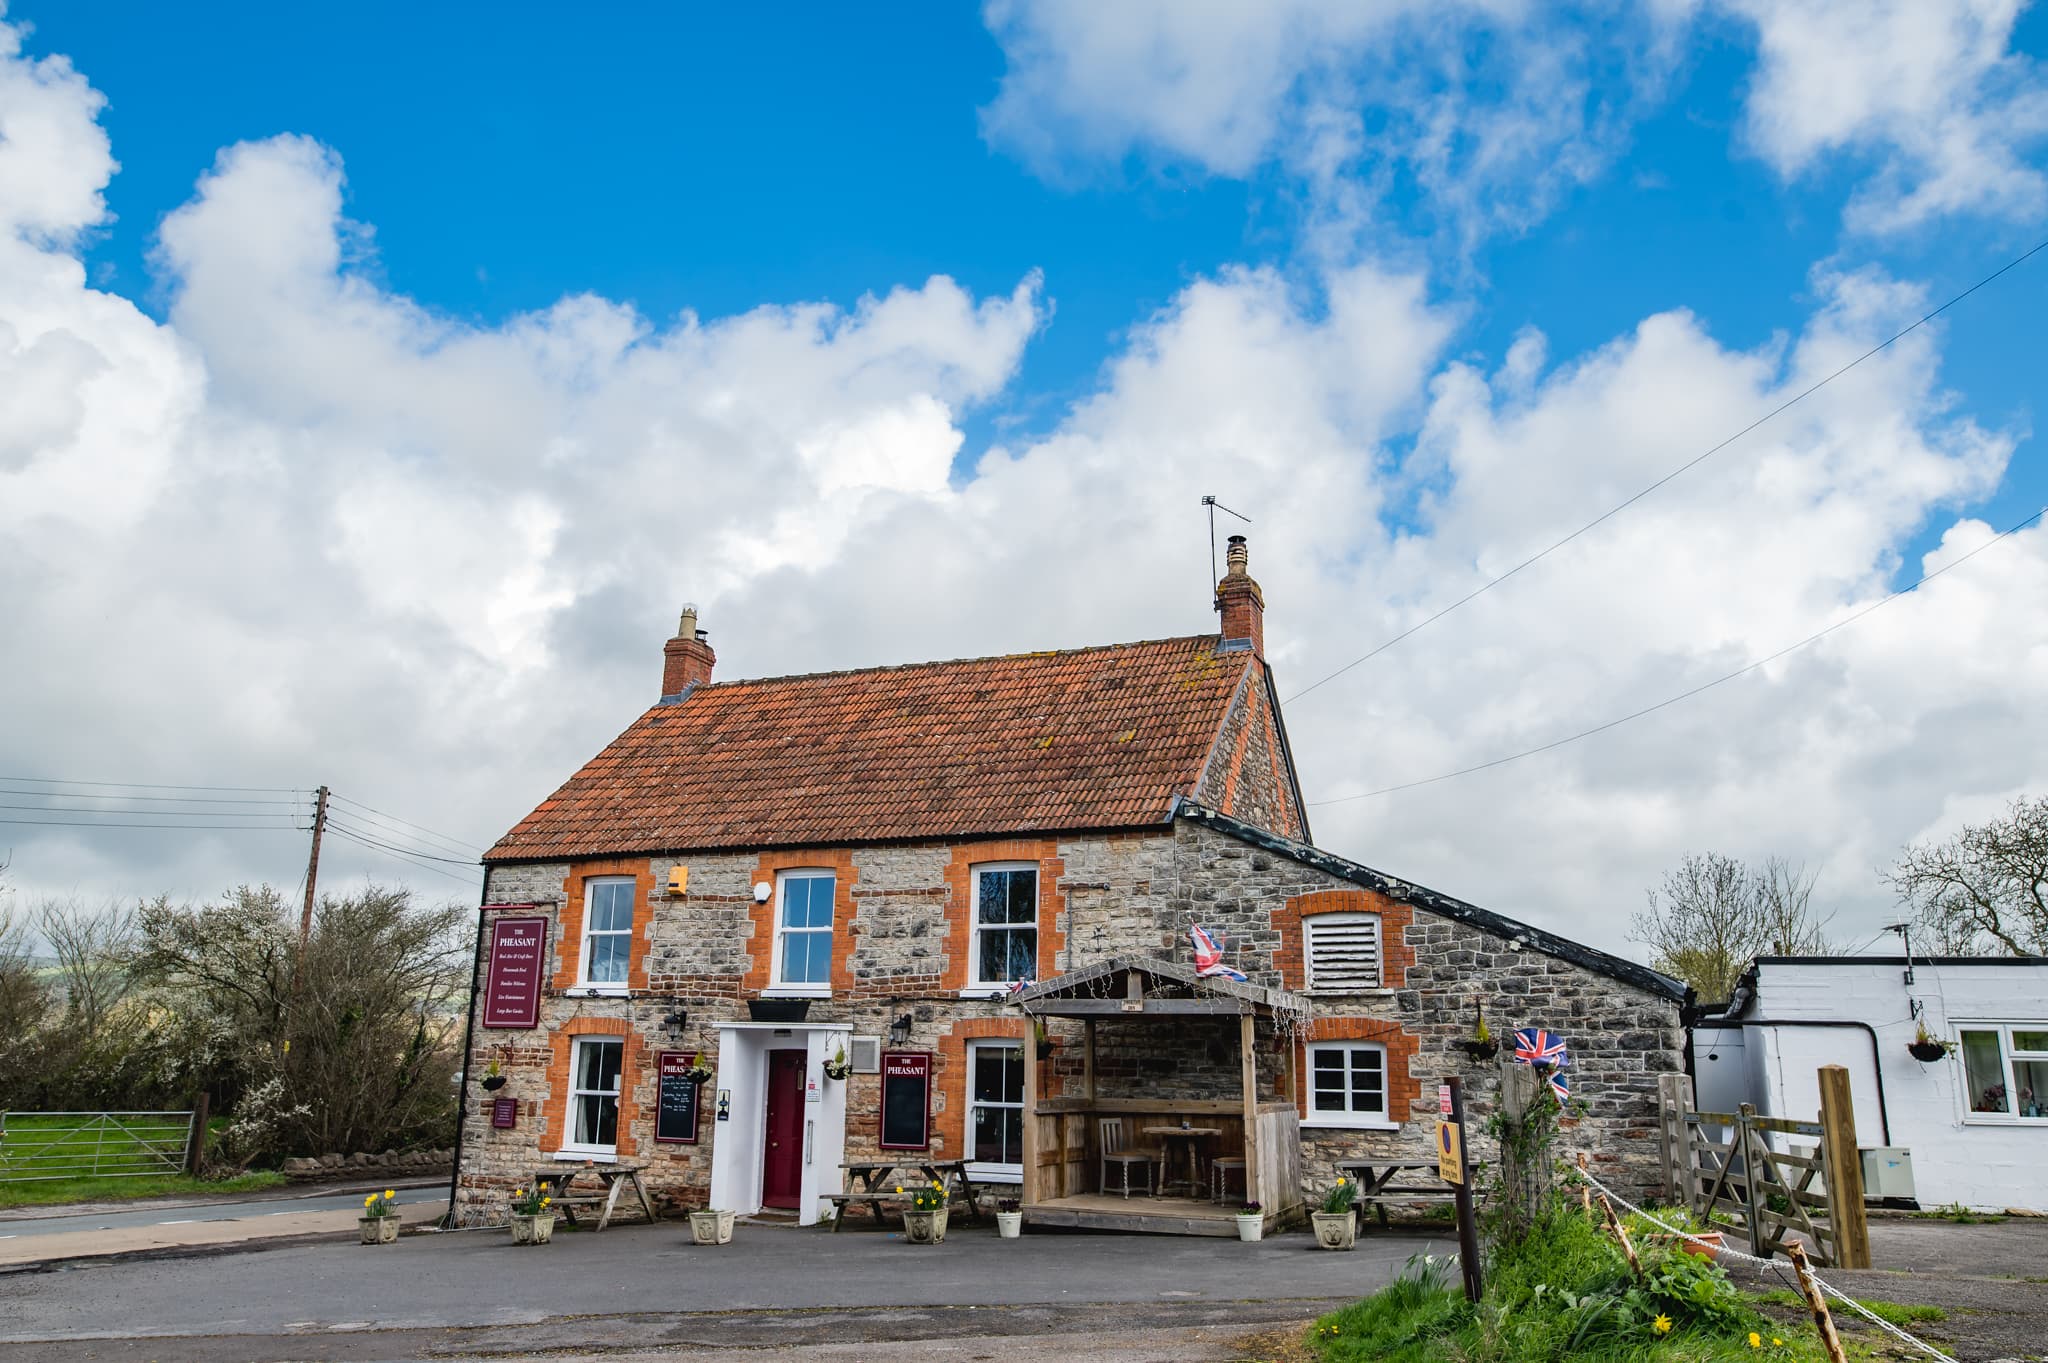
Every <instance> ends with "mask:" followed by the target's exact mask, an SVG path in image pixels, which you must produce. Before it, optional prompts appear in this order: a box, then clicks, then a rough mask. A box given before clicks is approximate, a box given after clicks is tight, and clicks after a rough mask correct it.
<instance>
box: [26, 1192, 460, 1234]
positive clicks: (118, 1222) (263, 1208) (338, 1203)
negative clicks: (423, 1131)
mask: <svg viewBox="0 0 2048 1363" xmlns="http://www.w3.org/2000/svg"><path fill="white" fill-rule="evenodd" d="M376 1188H377V1190H379V1191H381V1190H382V1189H385V1188H391V1189H394V1190H396V1192H397V1193H398V1196H397V1197H396V1198H394V1199H393V1201H396V1202H399V1203H411V1202H435V1201H440V1200H442V1199H444V1198H446V1197H447V1196H448V1180H447V1179H445V1178H441V1179H435V1180H433V1181H432V1182H421V1181H420V1180H418V1179H412V1180H408V1181H403V1182H395V1183H378V1184H376ZM369 1191H371V1184H370V1183H367V1182H366V1183H363V1184H362V1185H360V1186H357V1185H355V1184H350V1185H349V1186H348V1187H347V1188H345V1189H335V1188H332V1187H326V1188H320V1189H317V1190H314V1189H303V1188H302V1189H296V1190H295V1189H290V1188H280V1189H278V1190H277V1191H275V1192H272V1193H256V1194H251V1195H250V1196H248V1197H247V1198H240V1199H237V1200H235V1201H232V1202H230V1201H222V1200H219V1199H214V1198H194V1199H189V1200H185V1201H176V1200H167V1201H161V1202H151V1203H149V1204H148V1205H147V1206H143V1207H136V1206H134V1205H133V1204H127V1205H124V1204H122V1203H118V1202H116V1203H102V1204H98V1205H95V1206H93V1207H91V1208H90V1209H87V1210H79V1209H76V1208H73V1209H68V1210H64V1211H58V1212H53V1213H51V1214H48V1215H37V1214H35V1212H34V1210H33V1209H32V1208H22V1209H19V1210H10V1211H8V1212H7V1213H6V1215H5V1216H4V1217H0V1240H14V1239H19V1238H21V1237H23V1236H30V1235H60V1234H67V1233H69V1232H73V1231H91V1230H123V1229H127V1228H129V1227H132V1226H176V1225H183V1224H185V1223H187V1222H193V1221H240V1220H244V1219H246V1218H248V1217H254V1216H286V1215H289V1214H290V1213H293V1212H318V1211H346V1210H350V1209H353V1208H355V1207H359V1206H361V1205H362V1202H363V1194H365V1193H367V1192H369Z"/></svg>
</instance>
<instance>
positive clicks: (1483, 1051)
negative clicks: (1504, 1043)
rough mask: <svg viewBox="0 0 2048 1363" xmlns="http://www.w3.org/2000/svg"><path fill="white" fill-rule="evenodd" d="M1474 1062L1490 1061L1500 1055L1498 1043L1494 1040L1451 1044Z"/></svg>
mask: <svg viewBox="0 0 2048 1363" xmlns="http://www.w3.org/2000/svg"><path fill="white" fill-rule="evenodd" d="M1452 1044H1454V1045H1455V1046H1457V1048H1458V1049H1459V1050H1461V1051H1463V1052H1464V1053H1465V1054H1466V1055H1468V1056H1470V1057H1471V1058H1472V1059H1474V1060H1491V1059H1493V1058H1494V1057H1495V1056H1497V1055H1499V1054H1500V1043H1499V1042H1498V1041H1494V1040H1491V1039H1489V1040H1486V1041H1459V1042H1454V1043H1452Z"/></svg>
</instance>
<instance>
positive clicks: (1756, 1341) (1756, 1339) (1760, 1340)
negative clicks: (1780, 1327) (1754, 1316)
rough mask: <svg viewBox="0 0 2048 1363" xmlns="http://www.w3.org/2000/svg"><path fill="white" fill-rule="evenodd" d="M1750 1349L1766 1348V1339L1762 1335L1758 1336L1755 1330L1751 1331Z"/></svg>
mask: <svg viewBox="0 0 2048 1363" xmlns="http://www.w3.org/2000/svg"><path fill="white" fill-rule="evenodd" d="M1749 1347H1750V1348H1752V1349H1761V1348H1763V1347H1764V1337H1763V1336H1762V1335H1760V1334H1758V1333H1757V1332H1756V1331H1754V1330H1751V1331H1750V1332H1749Z"/></svg>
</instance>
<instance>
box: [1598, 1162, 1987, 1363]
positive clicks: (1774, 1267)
mask: <svg viewBox="0 0 2048 1363" xmlns="http://www.w3.org/2000/svg"><path fill="white" fill-rule="evenodd" d="M1568 1172H1569V1173H1570V1174H1571V1175H1572V1176H1573V1177H1575V1178H1582V1179H1584V1180H1585V1181H1586V1182H1587V1183H1589V1184H1591V1185H1592V1186H1593V1187H1595V1188H1598V1189H1599V1190H1600V1191H1601V1192H1603V1193H1605V1194H1606V1195H1607V1196H1608V1197H1610V1198H1612V1199H1614V1200H1615V1201H1616V1202H1619V1203H1620V1204H1621V1205H1622V1206H1624V1207H1626V1208H1628V1209H1629V1210H1630V1211H1632V1212H1634V1213H1635V1214H1636V1215H1637V1216H1640V1217H1642V1218H1643V1220H1645V1221H1647V1222H1649V1223H1650V1224H1651V1225H1653V1226H1655V1227H1657V1229H1659V1230H1661V1231H1664V1232H1665V1233H1666V1234H1669V1235H1674V1236H1677V1237H1678V1238H1679V1239H1681V1240H1684V1241H1687V1242H1688V1243H1691V1244H1695V1245H1700V1246H1702V1247H1704V1248H1707V1249H1710V1250H1712V1251H1713V1252H1714V1253H1715V1254H1717V1255H1722V1256H1725V1257H1727V1258H1731V1259H1740V1260H1742V1261H1743V1262H1744V1263H1751V1264H1755V1265H1757V1266H1758V1267H1760V1268H1767V1269H1769V1270H1771V1272H1772V1273H1774V1274H1776V1275H1777V1276H1778V1279H1779V1281H1781V1282H1783V1281H1784V1280H1785V1278H1784V1269H1783V1268H1782V1267H1781V1266H1780V1265H1779V1264H1778V1263H1777V1262H1776V1261H1775V1260H1772V1259H1760V1258H1758V1257H1757V1256H1756V1255H1754V1254H1745V1253H1744V1252H1743V1251H1741V1250H1739V1249H1730V1248H1729V1247H1728V1246H1726V1245H1717V1244H1715V1243H1714V1242H1713V1241H1711V1240H1702V1239H1701V1238H1700V1237H1699V1236H1697V1235H1694V1234H1693V1233H1692V1232H1690V1231H1683V1230H1680V1229H1679V1228H1678V1227H1676V1226H1674V1225H1672V1224H1670V1223H1669V1222H1667V1221H1664V1220H1662V1219H1660V1218H1659V1217H1658V1216H1656V1215H1655V1214H1654V1213H1651V1212H1648V1211H1645V1210H1644V1209H1643V1208H1641V1207H1638V1206H1637V1205H1636V1204H1635V1203H1633V1202H1631V1201H1629V1200H1628V1199H1627V1198H1625V1197H1623V1196H1622V1195H1621V1194H1620V1193H1617V1192H1615V1191H1614V1189H1612V1188H1610V1187H1608V1186H1607V1185H1606V1184H1604V1183H1602V1182H1601V1181H1600V1180H1599V1179H1597V1178H1594V1177H1593V1175H1592V1174H1591V1173H1590V1172H1588V1171H1587V1170H1585V1169H1572V1170H1569V1171H1568ZM1808 1276H1810V1277H1811V1278H1812V1279H1813V1283H1814V1286H1816V1287H1818V1288H1820V1290H1821V1291H1823V1292H1825V1293H1827V1294H1828V1295H1829V1296H1830V1297H1833V1298H1834V1299H1835V1300H1836V1301H1839V1302H1841V1303H1842V1305H1844V1306H1846V1307H1848V1308H1849V1309H1850V1310H1851V1311H1854V1312H1855V1313H1856V1314H1857V1315H1859V1316H1862V1317H1863V1318H1864V1319H1865V1320H1867V1321H1869V1322H1870V1323H1871V1324H1872V1325H1875V1326H1876V1327H1877V1328H1878V1329H1880V1330H1883V1331H1884V1332H1885V1333H1887V1334H1889V1335H1893V1336H1895V1337H1897V1338H1898V1339H1900V1340H1903V1341H1904V1342H1906V1343H1907V1344H1910V1345H1912V1346H1913V1347H1914V1348H1916V1349H1918V1350H1920V1351H1921V1352H1922V1353H1925V1354H1927V1355H1928V1356H1929V1357H1931V1358H1935V1359H1938V1360H1939V1361H1940V1363H1957V1360H1955V1359H1953V1358H1951V1357H1949V1356H1948V1355H1947V1354H1945V1353H1943V1352H1942V1351H1941V1350H1939V1349H1937V1348H1935V1347H1934V1346H1933V1345H1932V1344H1929V1343H1928V1342H1927V1341H1925V1340H1923V1339H1915V1338H1914V1337H1913V1336H1912V1335H1909V1334H1907V1333H1906V1332H1905V1331H1904V1330H1901V1329H1900V1328H1899V1327H1898V1326H1896V1325H1894V1324H1892V1323H1891V1322H1890V1321H1888V1320H1886V1319H1884V1318H1883V1317H1882V1316H1879V1315H1877V1314H1875V1313H1874V1312H1872V1311H1870V1310H1868V1309H1866V1308H1865V1307H1864V1305H1863V1303H1862V1302H1860V1301H1857V1300H1856V1299H1855V1298H1854V1297H1851V1296H1850V1295H1849V1294H1848V1293H1846V1292H1844V1291H1842V1290H1841V1289H1840V1288H1838V1287H1836V1286H1835V1285H1834V1284H1832V1283H1830V1282H1827V1281H1826V1280H1825V1279H1823V1278H1822V1277H1821V1276H1820V1274H1818V1273H1813V1272H1811V1270H1809V1273H1808Z"/></svg>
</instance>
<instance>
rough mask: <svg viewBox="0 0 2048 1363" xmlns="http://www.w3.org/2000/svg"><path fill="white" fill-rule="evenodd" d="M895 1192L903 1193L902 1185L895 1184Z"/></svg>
mask: <svg viewBox="0 0 2048 1363" xmlns="http://www.w3.org/2000/svg"><path fill="white" fill-rule="evenodd" d="M896 1191H897V1192H899V1193H900V1192H902V1191H903V1185H902V1184H900V1183H899V1184H897V1185H896Z"/></svg>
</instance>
